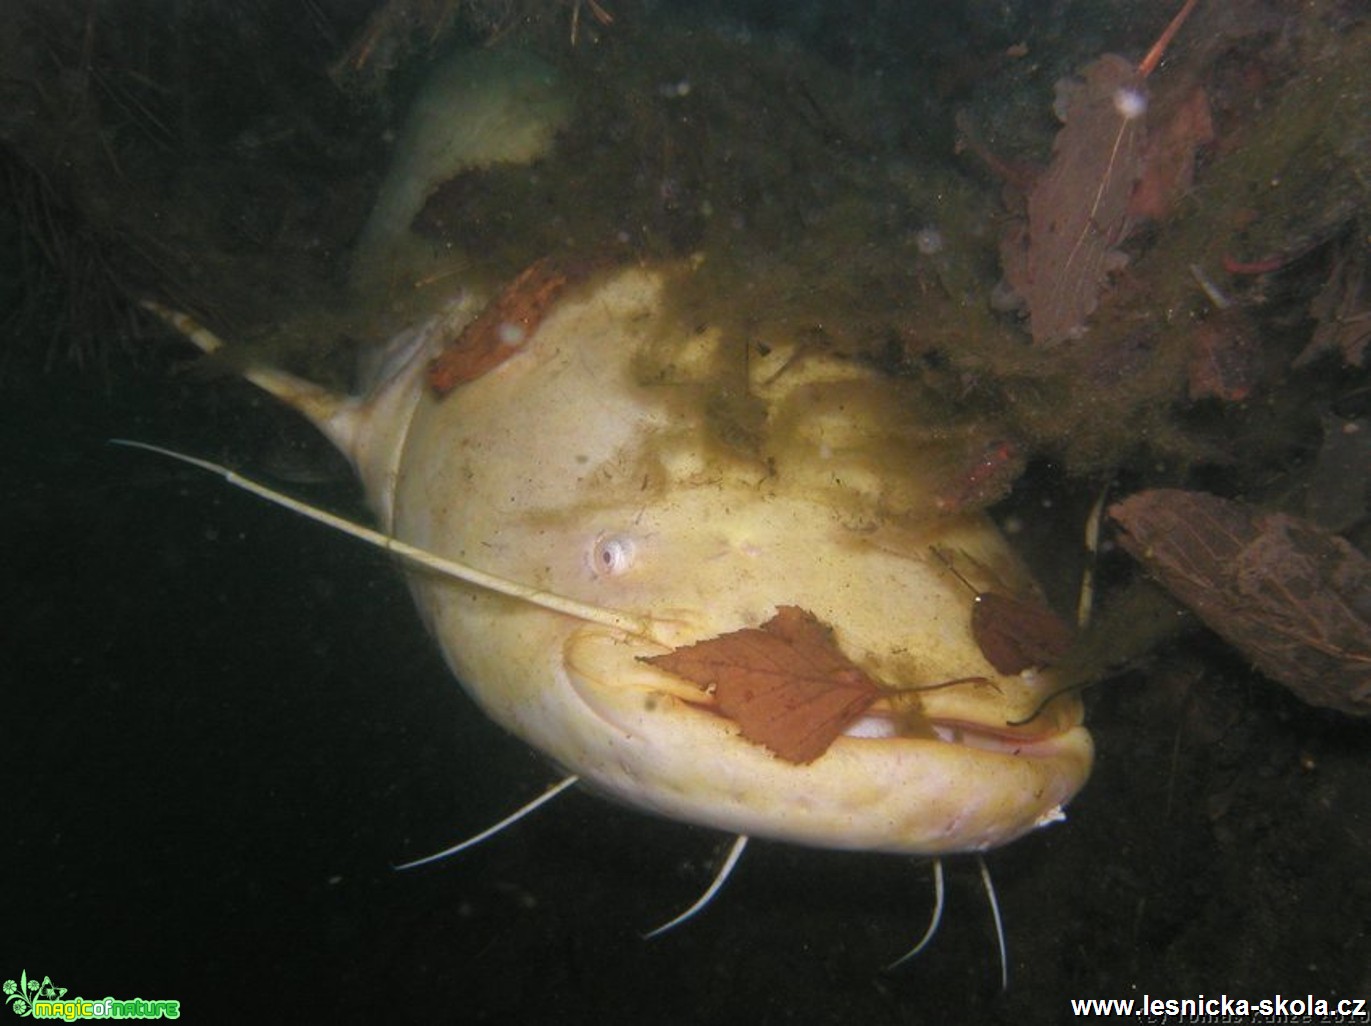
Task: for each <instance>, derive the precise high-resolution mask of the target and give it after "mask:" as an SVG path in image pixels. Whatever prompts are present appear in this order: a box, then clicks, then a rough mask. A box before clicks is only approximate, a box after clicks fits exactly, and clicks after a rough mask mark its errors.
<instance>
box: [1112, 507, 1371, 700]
mask: <svg viewBox="0 0 1371 1026" xmlns="http://www.w3.org/2000/svg"><path fill="white" fill-rule="evenodd" d="M1109 512H1110V516H1112V517H1113V519H1114V520H1115V521H1116V522H1117V523H1118V524H1119V525H1120V526H1122V528H1123V529H1124V532H1125V533H1124V534H1123V535H1122V536H1121V537H1120V542H1121V544H1122V545H1123V547H1124V548H1125V549H1127V550H1128V551H1129V552H1130V553H1132V554H1133V556H1134V557H1135V558H1137V559H1138V560H1139V561H1140V562H1142V564H1143V565H1144V566H1146V567H1147V568H1148V570H1150V571H1151V572H1152V573H1153V574H1154V575H1155V576H1156V577H1157V578H1158V579H1159V580H1160V581H1161V582H1162V584H1163V585H1165V587H1166V588H1167V589H1168V590H1169V591H1170V592H1171V593H1172V594H1173V595H1175V596H1176V597H1177V598H1178V599H1180V600H1181V601H1182V602H1184V603H1185V604H1186V605H1187V606H1189V607H1190V608H1191V609H1193V610H1194V611H1195V612H1196V613H1197V614H1198V615H1199V617H1200V618H1201V619H1202V620H1204V622H1205V623H1206V624H1208V625H1209V627H1210V628H1212V629H1213V630H1214V631H1215V632H1216V633H1217V634H1219V635H1221V636H1222V637H1223V638H1224V639H1225V640H1227V641H1228V642H1229V643H1230V644H1232V645H1234V646H1235V647H1236V648H1238V649H1239V650H1241V651H1242V652H1243V653H1244V654H1245V655H1246V656H1247V657H1248V658H1249V659H1251V660H1252V662H1253V663H1254V664H1255V665H1256V666H1257V668H1258V669H1259V670H1261V671H1262V672H1263V673H1265V674H1266V675H1267V676H1268V677H1271V678H1272V679H1273V680H1276V681H1279V682H1280V683H1282V684H1284V685H1285V686H1286V687H1288V688H1289V689H1290V690H1291V691H1293V692H1295V694H1297V695H1299V696H1300V697H1301V698H1302V699H1304V700H1305V701H1306V702H1309V703H1310V704H1311V705H1318V706H1325V707H1328V708H1331V709H1337V710H1340V711H1342V712H1345V713H1349V714H1352V715H1356V716H1366V715H1371V560H1368V559H1367V558H1366V557H1365V556H1364V555H1362V553H1361V552H1359V551H1358V550H1357V549H1355V548H1353V547H1352V546H1351V545H1349V544H1348V543H1347V542H1346V541H1344V540H1343V539H1342V538H1339V537H1337V536H1336V535H1333V534H1330V533H1328V532H1327V531H1324V530H1322V529H1321V528H1319V527H1316V526H1315V525H1314V524H1312V523H1310V522H1309V521H1307V520H1303V519H1300V518H1298V517H1292V516H1288V515H1286V514H1283V513H1263V512H1260V511H1258V510H1256V509H1253V508H1252V507H1250V506H1247V505H1244V504H1242V503H1239V502H1232V501H1229V500H1227V499H1220V498H1217V497H1215V496H1212V495H1205V494H1202V493H1199V492H1185V491H1177V490H1171V489H1157V490H1154V491H1148V492H1142V493H1140V494H1138V495H1134V496H1132V497H1131V498H1129V499H1127V500H1125V501H1124V502H1121V503H1118V504H1117V505H1115V506H1113V507H1111V508H1110V511H1109Z"/></svg>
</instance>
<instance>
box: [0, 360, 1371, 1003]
mask: <svg viewBox="0 0 1371 1026" xmlns="http://www.w3.org/2000/svg"><path fill="white" fill-rule="evenodd" d="M111 437H131V438H137V439H141V440H145V441H151V442H158V443H163V444H167V445H170V446H173V447H176V448H180V449H183V450H186V451H190V452H193V453H196V454H199V455H205V456H209V457H215V458H227V459H230V460H232V461H233V462H235V463H236V464H237V465H240V466H243V467H254V466H267V467H269V466H271V465H273V460H274V459H275V457H276V456H277V455H279V453H280V451H281V449H282V447H283V446H284V447H286V448H287V449H289V448H292V447H299V446H307V447H309V446H313V447H315V448H317V447H318V445H319V443H318V442H317V441H310V437H311V436H310V429H309V428H308V427H307V426H306V425H304V424H302V423H300V422H298V421H296V420H295V419H294V418H292V417H290V416H289V415H286V414H282V413H281V412H279V411H278V410H276V409H275V408H274V407H273V406H272V404H271V403H270V401H269V400H266V399H264V398H263V397H261V396H259V395H257V394H256V393H255V392H254V391H253V390H252V389H250V388H248V387H247V386H244V385H241V384H238V383H236V382H234V381H232V380H202V379H200V378H197V377H196V376H194V375H193V374H188V373H186V371H185V369H184V367H183V366H182V365H180V364H179V363H178V362H175V361H173V360H171V359H170V358H165V359H164V358H163V357H161V356H159V355H155V354H144V355H142V356H139V357H138V358H136V359H133V360H123V359H121V360H117V361H115V367H114V369H113V370H111V371H109V372H108V373H107V374H105V375H100V374H91V373H81V372H79V371H77V370H75V369H74V368H72V367H69V366H67V365H64V364H63V365H59V366H58V367H57V368H55V369H48V370H43V369H42V368H41V367H39V366H38V361H26V360H25V359H20V360H19V361H17V362H16V363H13V364H11V366H10V373H9V374H8V376H7V379H6V381H5V384H4V387H3V390H0V442H3V444H0V575H3V576H2V579H3V585H4V586H3V588H2V589H0V639H3V640H0V687H2V688H3V692H0V693H2V694H3V706H0V716H2V717H3V719H0V731H2V733H0V767H3V776H2V777H0V787H2V788H3V789H2V790H0V810H3V811H2V813H0V814H2V815H3V821H4V840H3V843H2V844H0V883H2V884H3V890H0V980H4V979H10V978H15V979H17V978H18V976H19V973H20V972H21V971H25V972H27V973H28V974H29V976H31V977H33V976H38V977H42V976H45V975H46V976H48V977H50V978H51V980H52V982H53V983H54V984H55V985H58V986H64V987H67V988H68V989H69V992H70V994H81V995H84V996H86V997H91V998H98V997H103V996H105V995H112V996H115V997H133V996H140V997H144V998H175V999H179V1000H181V1001H182V1003H183V1004H182V1007H183V1014H184V1018H185V1019H186V1021H188V1022H235V1021H242V1019H243V1017H245V1016H247V1015H255V1016H256V1015H263V1014H272V1015H279V1016H282V1017H290V1018H292V1019H295V1020H299V1021H304V1022H325V1021H330V1022H377V1021H387V1022H469V1021H470V1022H475V1021H501V1022H554V1021H555V1022H564V1023H576V1022H595V1023H605V1024H609V1023H620V1022H623V1023H628V1022H634V1023H642V1022H653V1023H672V1022H694V1023H725V1022H751V1023H759V1024H760V1023H863V1024H872V1026H875V1024H883V1023H921V1022H944V1021H984V1022H1004V1023H1009V1022H1014V1023H1054V1022H1062V1021H1067V1020H1068V1019H1069V1006H1068V1000H1069V999H1070V998H1071V997H1090V996H1098V997H1141V996H1142V995H1143V994H1150V995H1152V996H1154V997H1156V996H1162V997H1193V996H1196V995H1199V994H1205V995H1216V994H1220V993H1227V994H1229V995H1233V996H1243V997H1248V998H1251V999H1260V998H1263V997H1268V996H1271V995H1274V994H1277V993H1279V994H1284V995H1287V996H1304V995H1306V994H1313V995H1315V996H1316V997H1318V996H1327V997H1347V996H1371V936H1368V930H1369V927H1368V924H1369V923H1371V872H1368V868H1367V867H1368V866H1369V865H1371V733H1368V730H1367V728H1366V727H1365V725H1362V724H1358V723H1354V722H1352V721H1350V720H1347V719H1344V718H1340V717H1337V716H1334V715H1332V714H1328V713H1323V712H1318V711H1315V710H1311V709H1309V708H1307V707H1305V706H1303V705H1301V704H1299V703H1298V702H1297V701H1295V700H1294V699H1293V698H1290V697H1289V696H1287V695H1286V694H1285V693H1284V692H1282V691H1280V690H1279V689H1278V688H1276V687H1275V686H1274V685H1271V684H1270V683H1268V682H1266V681H1264V680H1262V679H1261V678H1260V677H1259V676H1257V675H1255V674H1253V673H1252V672H1250V671H1249V670H1248V669H1247V668H1246V667H1245V666H1244V664H1243V663H1242V661H1241V660H1240V659H1239V658H1237V657H1236V656H1234V655H1233V654H1232V653H1230V652H1228V651H1227V650H1226V649H1224V648H1223V647H1222V646H1220V645H1219V644H1218V643H1217V642H1214V641H1212V640H1206V639H1204V638H1199V639H1197V640H1195V639H1192V640H1185V641H1181V642H1177V643H1175V644H1173V646H1172V647H1170V648H1168V649H1166V650H1165V651H1163V652H1162V653H1160V654H1159V655H1158V656H1157V657H1156V658H1155V659H1154V660H1153V661H1152V662H1150V663H1148V664H1147V665H1146V667H1144V668H1143V669H1142V670H1139V671H1135V672H1133V673H1130V674H1128V675H1125V676H1123V677H1121V678H1118V679H1115V680H1112V681H1109V682H1106V683H1105V684H1103V685H1101V686H1100V687H1099V688H1097V689H1096V690H1095V691H1094V692H1093V693H1092V694H1091V696H1090V699H1089V706H1090V709H1089V722H1090V725H1091V727H1092V729H1093V730H1094V731H1095V733H1096V738H1097V743H1098V748H1099V760H1098V768H1097V771H1096V773H1095V776H1094V778H1093V779H1092V781H1091V782H1090V784H1089V785H1088V786H1087V788H1086V790H1085V791H1084V792H1083V793H1082V795H1081V796H1080V798H1079V799H1078V800H1077V801H1076V802H1075V803H1074V804H1073V806H1072V807H1071V809H1070V819H1069V821H1068V822H1067V823H1065V824H1063V825H1059V826H1054V827H1052V828H1051V829H1048V830H1045V831H1042V832H1040V833H1038V834H1036V835H1034V836H1031V837H1029V838H1026V839H1025V840H1023V841H1021V842H1019V843H1016V844H1014V845H1012V846H1010V847H1009V848H1007V849H1005V850H1003V851H999V852H995V853H992V854H991V855H990V856H989V863H990V866H991V869H992V872H993V874H994V877H995V881H996V885H997V887H998V889H999V896H1000V902H1001V906H1002V909H1003V912H1004V916H1005V927H1006V932H1007V939H1008V945H1009V953H1010V986H1009V989H1008V991H1007V992H1006V993H1004V994H1001V993H1000V991H999V985H998V972H999V970H998V965H997V958H996V952H995V941H994V938H993V934H992V931H991V921H990V914H989V910H988V908H987V906H986V903H985V900H984V898H983V897H982V895H981V893H980V889H979V882H978V878H977V875H976V870H975V866H974V863H973V862H971V861H970V860H965V859H953V860H950V861H949V864H948V871H949V893H948V902H947V910H946V915H945V919H944V923H943V926H942V930H941V933H940V935H939V936H938V938H937V939H936V941H935V942H934V943H933V944H932V945H931V946H930V947H929V949H928V950H927V951H925V952H924V953H923V954H922V955H921V956H920V957H919V958H918V959H917V960H916V961H914V962H913V963H912V964H910V965H908V966H906V967H905V968H904V969H902V970H901V971H900V972H898V973H894V974H884V973H882V972H881V969H880V967H881V966H882V965H884V964H886V963H887V962H889V961H890V960H892V959H893V958H894V957H896V956H897V955H899V954H900V953H902V952H903V951H904V950H906V949H907V947H908V946H909V945H910V944H911V943H912V942H913V941H914V940H915V939H916V938H917V937H918V936H919V935H920V934H921V933H922V931H923V928H924V924H925V922H926V920H927V916H928V914H929V910H930V907H931V903H932V891H931V883H930V880H931V876H930V872H929V868H928V866H927V865H926V864H920V863H919V862H917V861H916V860H911V859H904V858H894V857H886V856H866V855H860V854H837V853H824V852H809V851H802V850H798V849H793V848H788V847H783V846H778V845H771V844H763V843H758V844H754V846H753V847H752V848H751V849H750V850H749V852H748V853H747V855H746V856H745V858H744V860H743V862H742V864H741V866H740V868H739V870H738V871H737V873H736V874H735V875H734V877H733V879H732V880H731V881H730V883H729V884H728V886H727V888H726V889H725V891H724V892H723V894H722V895H721V896H720V897H719V899H718V900H717V901H716V903H715V904H714V906H712V907H711V908H710V909H709V910H708V911H707V912H706V913H704V914H702V915H701V916H700V917H698V918H697V919H696V920H695V921H693V922H691V923H690V924H688V925H686V926H684V927H682V928H680V929H678V930H676V931H675V932H673V933H670V934H668V935H667V936H665V937H662V938H660V939H658V940H654V941H651V942H644V941H642V940H640V939H639V934H640V933H641V932H642V931H644V930H646V929H648V928H651V927H653V926H656V925H658V924H660V923H661V922H663V921H664V920H666V919H668V918H670V917H671V916H672V915H674V914H675V913H676V912H677V911H679V910H680V909H681V908H683V907H685V906H686V905H688V904H689V903H690V902H691V901H693V900H694V899H695V897H696V896H697V895H698V894H699V893H700V891H701V890H702V889H703V888H704V886H705V885H706V884H707V883H708V881H709V879H710V877H711V875H712V869H713V865H714V864H715V861H716V860H717V858H718V856H719V855H720V854H721V853H722V851H723V849H724V847H725V846H726V843H727V840H728V839H727V838H722V837H720V836H718V835H717V834H714V833H711V832H708V831H703V830H698V829H692V828H689V827H684V826H681V825H677V824H673V823H667V822H662V821H656V820H652V819H648V818H644V817H642V816H639V815H636V814H632V813H629V812H626V811H623V810H620V809H617V808H614V807H611V806H608V805H606V804H604V803H603V802H599V801H597V800H595V799H593V798H590V797H586V796H582V795H576V794H572V795H569V796H566V797H564V798H562V799H559V800H558V801H557V802H555V803H554V804H553V805H552V806H550V807H548V808H547V809H545V810H544V811H542V812H541V813H539V814H538V815H537V816H535V817H533V818H531V819H529V820H528V821H526V822H524V823H522V824H520V825H519V826H518V827H517V828H515V829H512V830H510V831H509V832H507V833H506V834H504V835H502V836H500V837H498V838H496V839H494V840H492V841H490V842H488V843H487V844H485V845H483V846H481V847H479V848H477V849H475V850H473V851H471V852H468V853H466V854H464V855H462V856H460V857H459V858H456V859H453V860H451V861H448V862H445V863H442V864H439V865H436V866H431V867H426V868H423V869H419V870H415V871H410V872H403V873H402V872H396V871H395V870H393V869H392V866H393V865H394V864H395V863H397V862H401V861H405V860H407V859H411V858H415V857H418V856H421V855H424V854H427V853H429V852H431V851H434V850H437V849H439V848H441V847H444V846H446V845H447V844H449V843H451V842H452V841H454V840H456V839H459V838H461V837H463V836H466V835H468V834H470V833H473V832H475V831H476V830H478V829H481V828H483V827H484V826H486V825H488V824H490V823H491V822H493V821H495V820H496V819H498V818H500V817H501V816H503V815H504V814H506V813H507V812H508V811H510V810H511V809H513V808H514V807H515V806H517V805H519V804H521V803H522V802H524V801H526V800H528V799H529V798H531V797H533V796H534V795H536V794H537V793H539V792H540V791H541V790H542V789H543V788H544V787H545V786H546V785H547V784H548V783H550V782H551V781H552V780H553V779H554V774H553V771H552V770H551V769H550V768H549V767H547V766H546V765H544V764H543V763H542V761H541V760H540V759H539V758H538V757H537V756H536V755H534V754H533V753H531V752H529V751H528V750H527V749H526V748H524V747H523V746H522V745H521V744H519V743H517V742H515V741H513V740H511V739H509V738H508V737H506V736H505V735H504V734H503V733H501V732H500V731H499V730H498V729H496V728H495V727H493V726H491V725H489V724H488V723H486V722H485V721H484V720H483V719H482V718H481V716H480V715H479V714H478V713H477V712H476V710H475V709H474V707H473V706H472V705H471V703H470V702H469V701H468V700H467V699H466V698H465V697H464V696H463V694H462V693H461V691H460V689H459V688H458V686H457V685H456V683H455V682H454V681H453V680H452V679H451V677H450V675H449V674H448V672H447V671H446V669H445V667H444V666H443V665H442V663H441V661H440V659H439V657H438V655H437V653H436V651H435V649H434V647H433V645H432V644H431V642H430V641H429V640H428V638H427V637H426V636H425V635H424V633H423V630H422V628H421V626H420V624H419V622H418V618H417V617H416V615H415V613H414V611H413V608H412V606H411V604H410V601H409V597H408V595H407V593H406V591H405V589H404V586H403V584H402V582H401V580H400V577H399V575H398V573H397V572H396V570H395V569H394V567H393V566H392V565H391V564H390V563H389V561H388V560H387V559H386V558H385V557H383V556H381V555H379V554H377V553H375V552H372V551H370V550H368V549H366V548H365V547H363V546H361V545H359V544H358V543H355V542H352V541H349V540H347V539H344V538H339V537H335V536H333V535H331V534H330V533H328V532H327V531H326V530H324V529H322V528H320V527H318V526H316V525H314V524H311V523H308V522H305V521H303V520H300V519H298V518H296V517H293V516H291V515H289V514H287V513H284V512H282V511H280V510H277V509H274V508H271V507H268V506H266V505H264V504H262V503H261V502H259V501H257V500H255V499H253V498H252V497H250V496H247V495H244V494H241V493H238V492H235V491H233V490H231V489H229V488H227V487H226V486H225V485H223V484H222V483H221V482H219V481H217V480H215V479H213V478H211V477H208V476H205V475H202V474H200V473H198V472H196V471H193V470H189V469H183V468H180V467H177V466H174V465H170V464H168V463H166V462H163V461H160V460H157V459H154V458H152V457H150V456H147V455H145V454H140V453H136V452H131V451H128V450H123V449H117V448H113V447H111V446H109V445H108V444H107V441H106V440H107V439H109V438H111ZM286 487H287V488H288V489H289V490H291V491H293V492H294V493H296V494H298V495H301V496H304V497H308V498H312V499H315V500H317V501H320V502H321V503H323V504H325V505H329V506H330V507H332V508H335V509H341V510H344V511H347V512H350V513H352V514H354V515H358V516H363V515H364V511H363V509H362V507H361V504H360V500H359V498H358V496H357V494H356V492H355V490H354V489H353V488H352V486H351V484H350V483H349V482H348V481H347V480H346V479H338V480H334V481H328V482H325V483H322V484H289V483H288V484H287V485H286ZM1027 505H1028V506H1032V505H1034V504H1033V503H1028V504H1027ZM1045 515H1047V514H1045Z"/></svg>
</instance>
